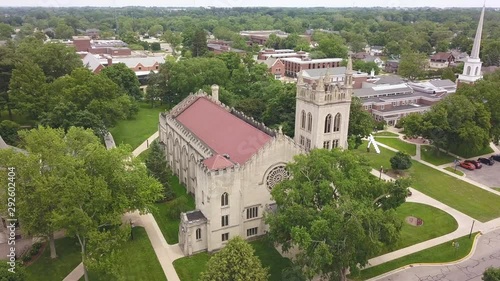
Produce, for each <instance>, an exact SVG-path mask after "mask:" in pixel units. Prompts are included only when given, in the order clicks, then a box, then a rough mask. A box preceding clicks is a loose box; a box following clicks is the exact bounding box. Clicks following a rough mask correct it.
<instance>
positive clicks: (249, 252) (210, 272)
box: [200, 236, 269, 281]
mask: <svg viewBox="0 0 500 281" xmlns="http://www.w3.org/2000/svg"><path fill="white" fill-rule="evenodd" d="M254 252H255V251H254V249H253V248H252V246H250V244H248V243H247V242H246V241H245V240H243V238H241V237H239V236H236V237H234V238H232V239H230V240H229V242H228V243H227V245H226V246H225V247H224V248H223V249H222V250H221V251H220V252H218V253H216V254H215V255H214V256H213V257H212V258H210V260H209V261H208V262H207V264H206V270H205V271H204V272H203V273H202V274H201V276H200V280H201V281H227V280H239V281H266V280H268V277H269V273H268V269H267V268H264V267H262V263H261V262H260V260H259V258H258V257H256V256H255V255H254Z"/></svg>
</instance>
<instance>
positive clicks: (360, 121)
mask: <svg viewBox="0 0 500 281" xmlns="http://www.w3.org/2000/svg"><path fill="white" fill-rule="evenodd" d="M374 126H375V124H374V122H373V118H372V116H371V115H370V113H369V112H368V111H366V110H364V109H363V104H362V103H361V100H360V99H359V98H357V97H352V101H351V109H350V112H349V130H348V132H347V135H348V136H349V148H354V149H356V148H358V147H359V146H360V145H361V144H362V143H363V140H362V139H363V138H365V137H367V136H368V135H370V134H371V132H372V131H373V127H374Z"/></svg>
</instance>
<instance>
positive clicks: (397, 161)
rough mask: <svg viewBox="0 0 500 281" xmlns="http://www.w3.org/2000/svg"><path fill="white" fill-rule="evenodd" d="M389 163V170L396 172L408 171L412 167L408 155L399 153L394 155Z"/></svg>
mask: <svg viewBox="0 0 500 281" xmlns="http://www.w3.org/2000/svg"><path fill="white" fill-rule="evenodd" d="M390 162H391V168H392V169H393V170H398V171H401V170H408V169H410V168H411V165H412V162H411V157H410V155H408V154H406V153H404V152H401V151H398V152H397V153H396V155H394V156H393V157H391V159H390Z"/></svg>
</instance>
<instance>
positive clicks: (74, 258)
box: [26, 237, 82, 281]
mask: <svg viewBox="0 0 500 281" xmlns="http://www.w3.org/2000/svg"><path fill="white" fill-rule="evenodd" d="M56 252H57V256H58V257H57V258H56V259H51V258H50V249H49V246H48V245H47V247H45V250H44V252H43V254H42V256H41V257H40V258H39V259H38V260H36V261H35V262H34V263H33V264H31V265H30V266H28V267H26V274H27V276H26V280H29V281H45V280H63V279H64V278H65V277H66V276H67V275H68V274H69V273H70V272H71V271H73V269H75V267H76V266H77V265H78V264H79V263H80V262H81V261H82V256H81V255H80V244H78V241H77V240H76V239H74V238H68V237H66V238H61V239H57V240H56Z"/></svg>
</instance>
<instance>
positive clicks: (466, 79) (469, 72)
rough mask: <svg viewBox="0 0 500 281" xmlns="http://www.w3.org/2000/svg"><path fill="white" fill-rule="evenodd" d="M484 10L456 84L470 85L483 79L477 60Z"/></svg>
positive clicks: (479, 60)
mask: <svg viewBox="0 0 500 281" xmlns="http://www.w3.org/2000/svg"><path fill="white" fill-rule="evenodd" d="M484 10H485V5H483V10H482V11H481V16H480V17H479V24H478V25H477V30H476V36H475V37H474V45H473V46H472V52H471V55H470V57H469V58H467V61H466V62H465V64H464V71H463V73H462V74H461V75H459V76H458V80H457V83H458V84H460V83H467V84H471V83H474V82H476V81H477V80H479V79H482V78H483V76H482V75H481V66H482V64H483V63H482V62H481V59H480V58H479V51H480V49H481V35H482V33H483V21H484Z"/></svg>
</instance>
